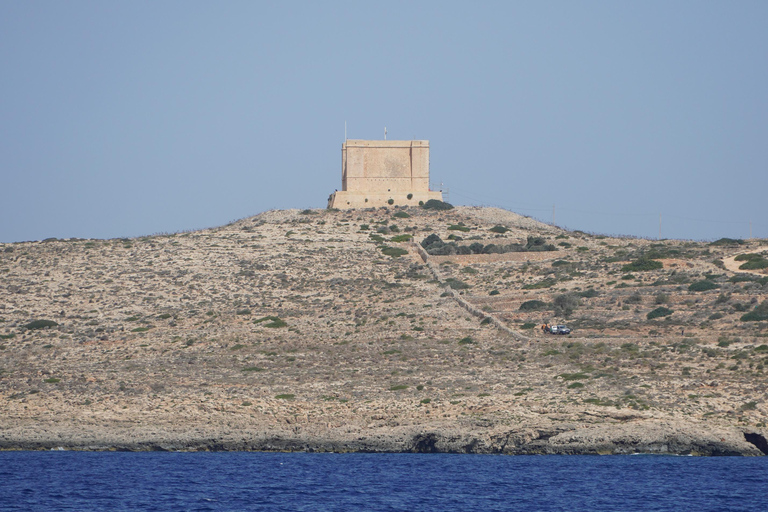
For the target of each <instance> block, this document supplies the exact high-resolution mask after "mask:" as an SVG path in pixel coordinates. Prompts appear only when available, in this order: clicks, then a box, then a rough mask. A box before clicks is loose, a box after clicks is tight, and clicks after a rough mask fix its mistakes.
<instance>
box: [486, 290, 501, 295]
mask: <svg viewBox="0 0 768 512" xmlns="http://www.w3.org/2000/svg"><path fill="white" fill-rule="evenodd" d="M500 293H501V292H499V290H491V292H490V293H489V294H488V295H499V294H500Z"/></svg>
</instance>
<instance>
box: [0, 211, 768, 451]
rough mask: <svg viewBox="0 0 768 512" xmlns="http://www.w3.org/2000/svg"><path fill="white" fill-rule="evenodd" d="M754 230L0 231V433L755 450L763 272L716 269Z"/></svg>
mask: <svg viewBox="0 0 768 512" xmlns="http://www.w3.org/2000/svg"><path fill="white" fill-rule="evenodd" d="M433 234H434V235H436V236H438V237H439V238H440V239H441V240H443V241H446V242H448V243H451V244H453V243H462V244H465V245H468V247H472V246H473V247H474V250H475V252H476V251H477V250H479V248H482V250H483V251H484V253H483V254H480V253H478V254H474V253H473V254H471V255H470V254H463V255H458V254H457V255H455V256H456V258H454V257H453V256H450V257H449V256H448V255H445V254H444V255H443V256H435V255H427V253H426V251H425V250H424V248H423V247H421V246H420V245H419V242H420V241H422V240H423V239H426V238H427V237H428V236H431V235H433ZM411 239H412V241H410V242H409V241H407V240H411ZM537 244H538V245H537ZM723 244H725V245H723ZM529 245H530V246H531V247H533V248H535V247H550V248H551V247H554V248H555V249H556V250H554V251H553V250H548V251H546V255H545V256H546V257H545V256H542V254H544V252H543V251H536V250H526V251H523V250H521V251H519V252H515V253H510V254H514V255H515V257H514V258H507V257H504V258H497V257H496V256H498V255H499V254H501V253H499V254H497V252H498V251H495V250H493V249H494V247H501V246H516V247H519V248H523V247H528V246H529ZM765 245H766V244H765V243H764V242H759V241H753V242H743V243H735V242H734V243H732V242H729V241H728V240H726V241H725V242H723V243H713V244H705V243H699V242H696V243H694V242H685V241H674V240H669V241H664V242H658V243H654V242H650V241H646V240H637V239H623V238H608V237H602V236H593V235H589V234H587V233H582V232H571V231H565V230H561V229H559V228H555V227H551V226H544V225H541V224H540V223H536V222H535V221H532V220H531V219H527V218H524V217H521V216H519V215H516V214H514V213H511V212H505V211H503V210H498V209H480V208H456V209H454V210H449V211H446V212H432V211H427V210H423V209H417V208H409V209H376V210H374V209H370V210H360V211H344V212H336V211H312V210H304V211H298V210H294V211H273V212H266V213H264V214H261V215H258V216H256V217H251V218H247V219H242V220H241V221H237V222H234V223H232V224H230V225H227V226H223V227H221V228H216V229H211V230H204V231H199V232H190V233H180V234H175V235H156V236H151V237H141V238H136V239H115V240H79V239H70V240H46V241H41V242H25V243H19V244H3V245H1V246H0V273H1V274H2V276H3V277H2V283H0V449H3V450H51V449H54V450H55V449H71V450H174V451H175V450H182V451H197V450H262V451H317V452H407V453H487V454H508V455H516V454H631V453H649V454H676V455H763V454H766V453H768V443H767V442H766V438H767V437H768V432H767V431H766V425H767V424H768V408H766V404H767V403H768V395H766V391H765V390H766V377H767V376H768V372H767V371H766V368H767V367H768V342H767V340H766V338H768V321H758V320H759V319H760V318H763V317H762V316H761V315H762V314H764V311H763V310H764V308H768V275H766V276H764V275H763V274H759V275H758V274H754V275H753V274H742V273H738V274H737V273H736V272H735V271H732V270H729V269H728V268H727V266H726V265H725V264H724V263H723V261H725V260H728V258H734V260H733V261H734V262H735V261H736V260H735V257H736V255H738V254H742V253H743V252H744V251H753V252H754V251H758V252H759V251H763V248H764V246H765ZM449 247H453V246H452V245H451V246H449ZM465 252H466V251H465ZM486 253H487V254H486ZM505 254H506V253H505ZM501 255H502V256H503V255H504V254H501ZM459 256H460V258H459ZM434 258H442V259H439V260H434ZM647 260H650V262H649V261H647ZM728 261H730V260H728ZM764 304H765V305H766V306H763V305H764ZM750 318H753V319H754V318H757V319H758V320H750ZM544 322H557V323H568V324H569V326H570V327H572V328H573V329H574V332H573V333H572V334H571V335H569V336H552V335H549V334H547V333H544V332H543V331H542V330H541V329H537V328H536V327H537V326H540V325H541V324H542V323H544Z"/></svg>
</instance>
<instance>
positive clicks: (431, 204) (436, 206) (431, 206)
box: [419, 199, 453, 210]
mask: <svg viewBox="0 0 768 512" xmlns="http://www.w3.org/2000/svg"><path fill="white" fill-rule="evenodd" d="M419 204H421V202H419ZM421 207H422V208H424V209H425V210H450V209H452V208H453V205H452V204H450V203H446V202H444V201H440V200H438V199H430V200H429V201H427V202H426V203H424V204H423V205H422V206H421Z"/></svg>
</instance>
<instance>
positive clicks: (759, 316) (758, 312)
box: [741, 300, 768, 322]
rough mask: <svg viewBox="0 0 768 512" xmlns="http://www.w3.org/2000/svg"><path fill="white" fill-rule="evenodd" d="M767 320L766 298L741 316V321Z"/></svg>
mask: <svg viewBox="0 0 768 512" xmlns="http://www.w3.org/2000/svg"><path fill="white" fill-rule="evenodd" d="M766 320H768V300H764V301H763V302H762V303H760V304H759V305H758V306H755V309H753V310H752V311H750V312H749V313H747V314H746V315H744V316H742V317H741V321H742V322H763V321H766Z"/></svg>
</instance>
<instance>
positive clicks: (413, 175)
mask: <svg viewBox="0 0 768 512" xmlns="http://www.w3.org/2000/svg"><path fill="white" fill-rule="evenodd" d="M430 199H437V200H440V201H442V200H443V194H442V193H441V192H433V191H431V190H429V141H428V140H347V141H346V142H345V143H343V144H342V145H341V190H340V191H336V192H334V193H333V194H331V195H330V197H329V198H328V208H340V209H347V208H373V207H378V206H390V205H391V206H397V205H400V206H402V205H418V204H419V202H420V201H423V202H427V201H428V200H430Z"/></svg>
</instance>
